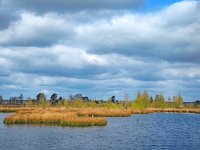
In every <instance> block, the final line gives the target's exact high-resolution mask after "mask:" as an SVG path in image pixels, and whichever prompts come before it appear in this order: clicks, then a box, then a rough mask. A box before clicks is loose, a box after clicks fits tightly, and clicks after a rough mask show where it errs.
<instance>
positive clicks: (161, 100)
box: [153, 94, 166, 108]
mask: <svg viewBox="0 0 200 150" xmlns="http://www.w3.org/2000/svg"><path fill="white" fill-rule="evenodd" d="M153 106H154V107H155V108H165V107H166V103H165V97H164V96H163V95H162V94H157V95H156V96H155V99H154V102H153Z"/></svg>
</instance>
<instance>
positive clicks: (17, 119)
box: [4, 111, 107, 127]
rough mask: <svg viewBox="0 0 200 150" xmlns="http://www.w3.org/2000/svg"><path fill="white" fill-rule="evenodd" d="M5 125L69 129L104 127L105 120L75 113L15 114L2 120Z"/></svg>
mask: <svg viewBox="0 0 200 150" xmlns="http://www.w3.org/2000/svg"><path fill="white" fill-rule="evenodd" d="M4 123H5V124H8V125H9V124H34V125H58V126H63V127H65V126H69V127H85V126H105V125H106V124H107V120H106V119H105V118H91V117H78V116H77V115H76V114H75V113H73V112H72V113H70V112H68V113H63V112H62V113H61V112H48V111H45V112H24V111H23V112H17V113H15V114H13V115H11V116H9V117H6V118H5V119H4Z"/></svg>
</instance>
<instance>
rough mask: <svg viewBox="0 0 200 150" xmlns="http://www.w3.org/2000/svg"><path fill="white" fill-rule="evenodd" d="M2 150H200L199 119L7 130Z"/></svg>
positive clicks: (0, 137)
mask: <svg viewBox="0 0 200 150" xmlns="http://www.w3.org/2000/svg"><path fill="white" fill-rule="evenodd" d="M7 115H9V114H0V150H68V149H69V150H76V149H81V150H107V149H112V150H114V149H117V150H125V149H131V150H134V149H135V150H159V149H160V150H161V149H162V150H165V149H166V150H167V149H169V150H200V115H198V114H171V113H163V114H149V115H133V116H131V117H128V118H108V125H107V126H105V127H89V128H62V127H47V126H46V127H40V126H6V125H4V124H3V123H2V122H3V118H4V117H5V116H7Z"/></svg>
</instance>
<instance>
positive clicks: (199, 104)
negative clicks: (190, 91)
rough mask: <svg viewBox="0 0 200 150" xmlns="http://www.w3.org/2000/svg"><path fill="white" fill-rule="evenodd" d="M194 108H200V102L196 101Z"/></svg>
mask: <svg viewBox="0 0 200 150" xmlns="http://www.w3.org/2000/svg"><path fill="white" fill-rule="evenodd" d="M194 107H195V108H200V100H196V101H195V102H194Z"/></svg>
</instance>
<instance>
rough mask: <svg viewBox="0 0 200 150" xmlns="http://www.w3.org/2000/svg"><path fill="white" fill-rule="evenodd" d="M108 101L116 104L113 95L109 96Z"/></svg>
mask: <svg viewBox="0 0 200 150" xmlns="http://www.w3.org/2000/svg"><path fill="white" fill-rule="evenodd" d="M109 101H110V102H112V103H115V102H116V98H115V95H113V96H111V97H110V98H109Z"/></svg>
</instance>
